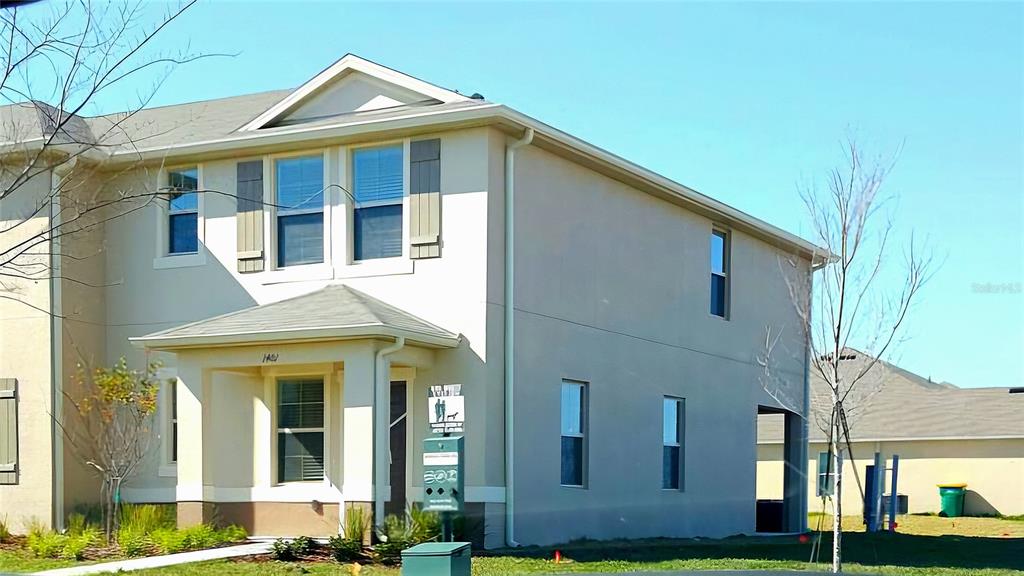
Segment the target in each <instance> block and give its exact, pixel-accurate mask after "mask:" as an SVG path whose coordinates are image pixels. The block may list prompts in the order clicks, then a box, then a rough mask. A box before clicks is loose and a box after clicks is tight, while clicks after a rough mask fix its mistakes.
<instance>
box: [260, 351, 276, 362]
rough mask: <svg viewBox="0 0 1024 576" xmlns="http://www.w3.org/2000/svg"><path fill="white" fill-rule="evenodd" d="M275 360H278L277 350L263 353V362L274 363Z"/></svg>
mask: <svg viewBox="0 0 1024 576" xmlns="http://www.w3.org/2000/svg"><path fill="white" fill-rule="evenodd" d="M274 362H277V353H276V352H271V353H267V354H264V355H263V363H264V364H273V363H274Z"/></svg>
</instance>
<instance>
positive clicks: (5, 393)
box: [0, 378, 18, 484]
mask: <svg viewBox="0 0 1024 576" xmlns="http://www.w3.org/2000/svg"><path fill="white" fill-rule="evenodd" d="M17 483H18V381H17V380H16V379H14V378H0V484H17Z"/></svg>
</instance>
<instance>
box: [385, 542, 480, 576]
mask: <svg viewBox="0 0 1024 576" xmlns="http://www.w3.org/2000/svg"><path fill="white" fill-rule="evenodd" d="M402 576H470V551H469V542H425V543H423V544H417V545H416V546H413V547H412V548H406V549H405V550H402Z"/></svg>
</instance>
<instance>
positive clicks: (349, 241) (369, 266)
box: [334, 138, 414, 278]
mask: <svg viewBox="0 0 1024 576" xmlns="http://www.w3.org/2000/svg"><path fill="white" fill-rule="evenodd" d="M396 144H400V145H401V146H402V255H401V256H394V257H391V258H374V259H371V260H356V259H355V206H354V205H353V201H352V198H350V197H349V194H352V195H354V194H355V182H354V180H353V175H354V174H353V173H354V170H353V161H352V157H353V155H354V152H355V151H356V150H364V149H367V148H383V147H387V146H394V145H396ZM411 145H412V139H411V138H403V139H397V140H383V141H376V142H367V143H365V144H358V145H354V146H345V147H342V148H340V149H339V151H338V165H339V167H340V174H339V180H338V181H339V182H344V184H343V185H344V186H345V190H347V191H348V193H345V192H342V191H339V196H340V197H339V201H340V203H339V205H338V208H339V212H340V214H339V220H340V221H341V222H342V223H343V226H339V230H342V231H343V234H342V235H341V236H340V238H339V240H340V242H341V243H343V244H344V245H343V246H339V247H338V251H337V252H336V253H337V254H338V255H342V256H343V257H342V258H340V259H339V261H338V262H336V263H335V267H334V277H335V278H359V277H364V276H385V275H395V274H412V273H413V271H414V264H413V260H412V258H410V249H409V245H410V242H411V237H410V235H409V234H410V230H411V225H412V220H411V214H410V213H409V211H410V205H409V154H410V147H411Z"/></svg>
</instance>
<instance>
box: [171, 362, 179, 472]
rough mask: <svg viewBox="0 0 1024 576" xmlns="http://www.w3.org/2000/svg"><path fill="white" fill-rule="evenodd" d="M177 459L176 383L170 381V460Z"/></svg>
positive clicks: (175, 460)
mask: <svg viewBox="0 0 1024 576" xmlns="http://www.w3.org/2000/svg"><path fill="white" fill-rule="evenodd" d="M177 461H178V384H177V382H174V381H172V382H171V462H177Z"/></svg>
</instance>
